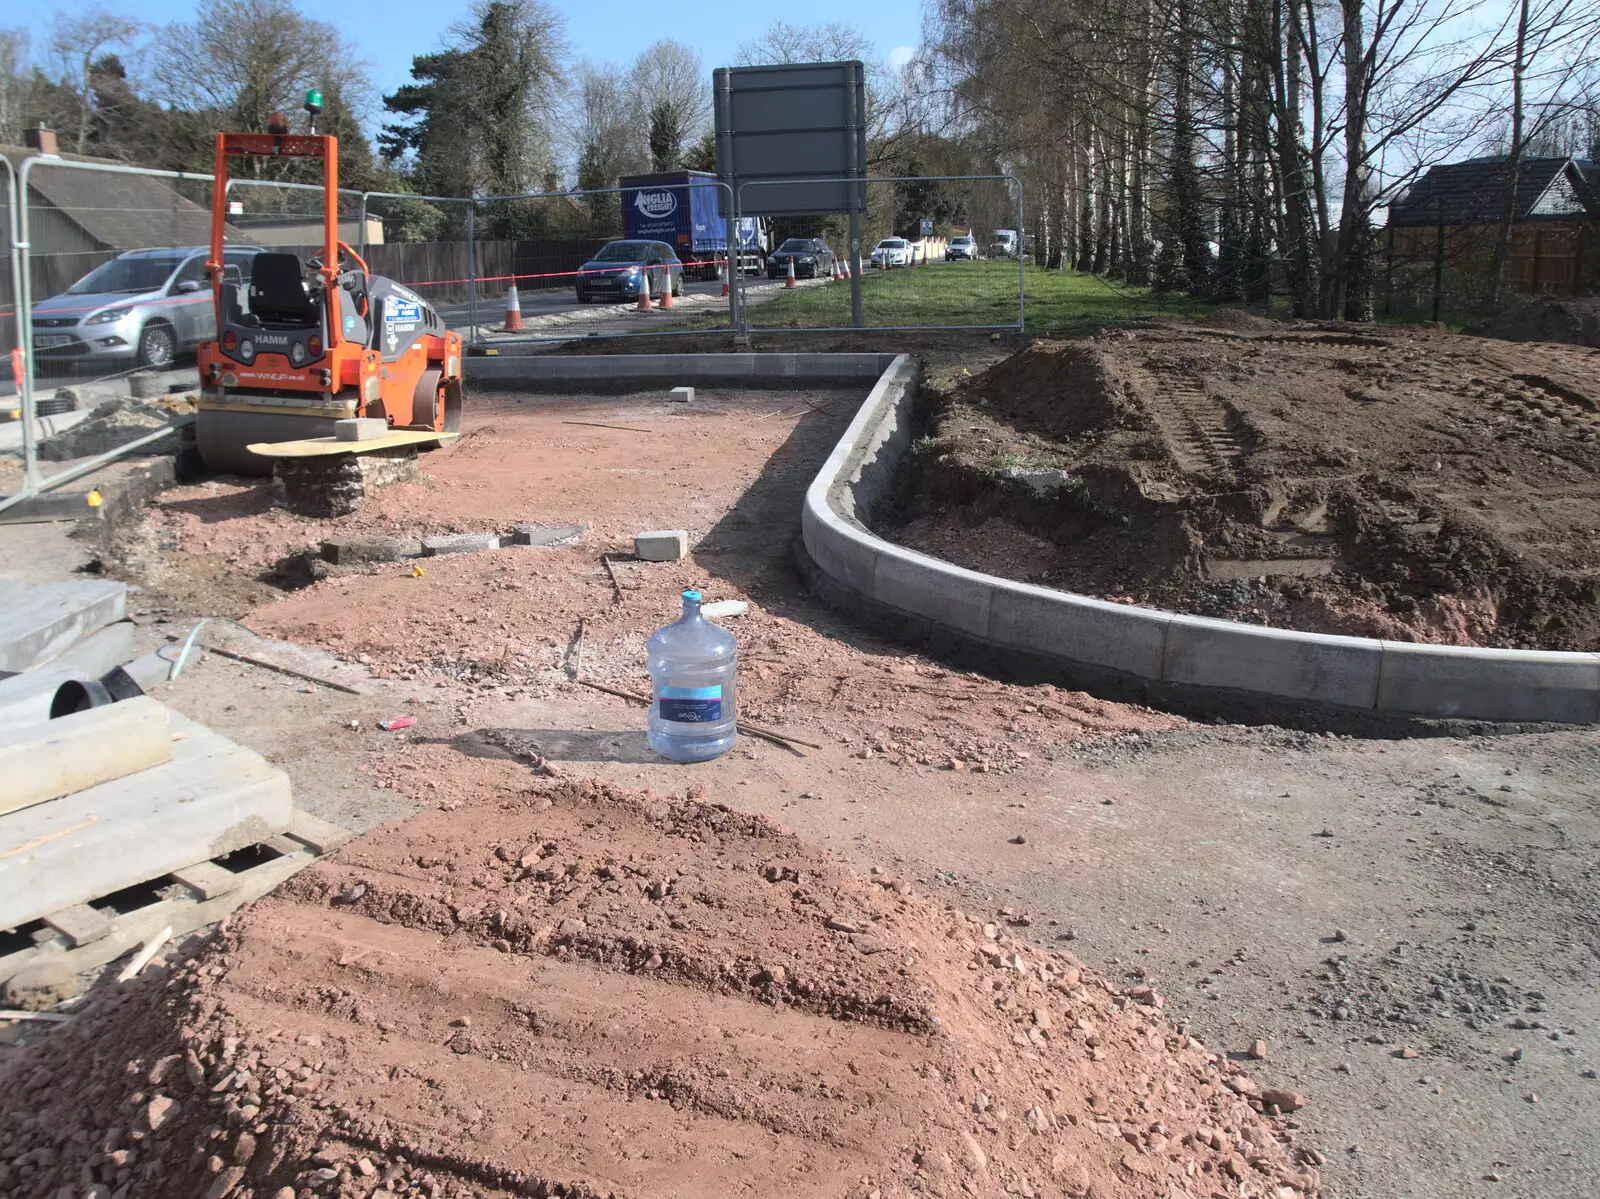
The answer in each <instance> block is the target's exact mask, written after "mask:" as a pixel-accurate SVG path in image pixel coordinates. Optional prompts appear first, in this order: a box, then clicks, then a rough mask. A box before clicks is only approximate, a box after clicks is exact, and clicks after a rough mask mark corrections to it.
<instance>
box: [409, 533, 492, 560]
mask: <svg viewBox="0 0 1600 1199" xmlns="http://www.w3.org/2000/svg"><path fill="white" fill-rule="evenodd" d="M499 548H500V534H498V533H441V534H439V536H437V537H424V538H423V539H422V556H423V557H424V558H436V557H438V556H440V555H441V554H477V553H482V552H483V551H484V550H497V549H499Z"/></svg>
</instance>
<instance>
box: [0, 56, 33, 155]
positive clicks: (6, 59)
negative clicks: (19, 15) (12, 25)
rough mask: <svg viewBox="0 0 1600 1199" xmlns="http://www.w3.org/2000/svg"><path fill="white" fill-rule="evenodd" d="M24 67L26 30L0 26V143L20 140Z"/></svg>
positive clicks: (25, 82) (25, 94)
mask: <svg viewBox="0 0 1600 1199" xmlns="http://www.w3.org/2000/svg"><path fill="white" fill-rule="evenodd" d="M27 66H28V31H27V30H26V29H0V143H3V144H5V145H8V146H15V145H18V144H20V143H21V141H22V123H23V106H24V100H25V98H26V96H27V91H28V81H27V76H26V74H25V72H26V70H27Z"/></svg>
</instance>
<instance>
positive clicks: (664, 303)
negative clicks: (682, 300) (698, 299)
mask: <svg viewBox="0 0 1600 1199" xmlns="http://www.w3.org/2000/svg"><path fill="white" fill-rule="evenodd" d="M676 303H677V301H676V300H674V299H673V298H672V271H671V270H670V269H669V270H668V271H667V288H666V290H665V291H663V292H662V293H661V307H663V308H672V307H674V306H675V305H676Z"/></svg>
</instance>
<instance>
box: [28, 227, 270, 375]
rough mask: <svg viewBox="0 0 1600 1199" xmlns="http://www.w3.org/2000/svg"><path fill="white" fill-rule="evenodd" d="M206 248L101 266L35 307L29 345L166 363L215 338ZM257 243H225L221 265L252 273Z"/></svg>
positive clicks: (46, 352)
mask: <svg viewBox="0 0 1600 1199" xmlns="http://www.w3.org/2000/svg"><path fill="white" fill-rule="evenodd" d="M210 252H211V251H210V249H209V248H208V247H206V246H186V247H180V248H177V249H149V250H128V251H126V252H125V253H122V254H118V255H117V256H116V257H115V258H113V259H112V260H111V261H110V262H105V263H101V264H100V265H99V266H97V267H95V269H94V270H92V271H90V272H89V273H88V274H87V275H85V276H84V277H83V278H82V279H79V280H78V281H77V282H76V283H74V284H73V285H72V286H71V287H69V288H67V290H66V291H64V292H62V293H61V294H60V295H57V296H51V297H50V298H49V299H48V300H43V301H41V302H39V303H37V304H35V305H34V306H33V309H32V315H33V350H34V353H35V354H37V355H38V356H39V357H40V359H41V360H43V361H63V360H69V359H75V360H86V361H91V362H96V363H100V362H104V363H112V362H120V361H123V360H126V359H129V358H131V359H133V360H134V362H135V363H136V364H137V365H139V366H153V367H165V366H171V365H172V363H173V361H174V359H176V358H177V357H178V356H179V355H180V354H182V353H185V352H189V351H193V350H194V349H195V348H196V347H197V346H198V345H199V344H200V343H201V342H202V341H209V340H211V339H212V338H213V337H215V336H216V335H217V329H216V325H217V313H216V308H215V306H214V305H213V304H212V300H211V285H210V281H209V280H208V279H207V278H206V259H207V257H208V256H209V255H210ZM259 253H261V248H260V247H259V246H229V247H227V249H226V250H225V251H224V259H225V266H226V267H227V269H228V270H229V271H230V273H231V272H232V271H234V270H235V269H236V270H237V271H238V281H240V282H242V281H243V280H244V279H246V278H248V277H249V275H250V266H251V263H252V262H253V261H254V259H255V256H256V255H257V254H259Z"/></svg>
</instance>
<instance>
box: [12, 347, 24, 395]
mask: <svg viewBox="0 0 1600 1199" xmlns="http://www.w3.org/2000/svg"><path fill="white" fill-rule="evenodd" d="M22 358H23V355H22V347H21V346H18V347H17V348H16V349H14V350H12V351H11V381H12V382H13V383H15V384H16V385H17V394H19V395H20V394H21V393H22Z"/></svg>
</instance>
